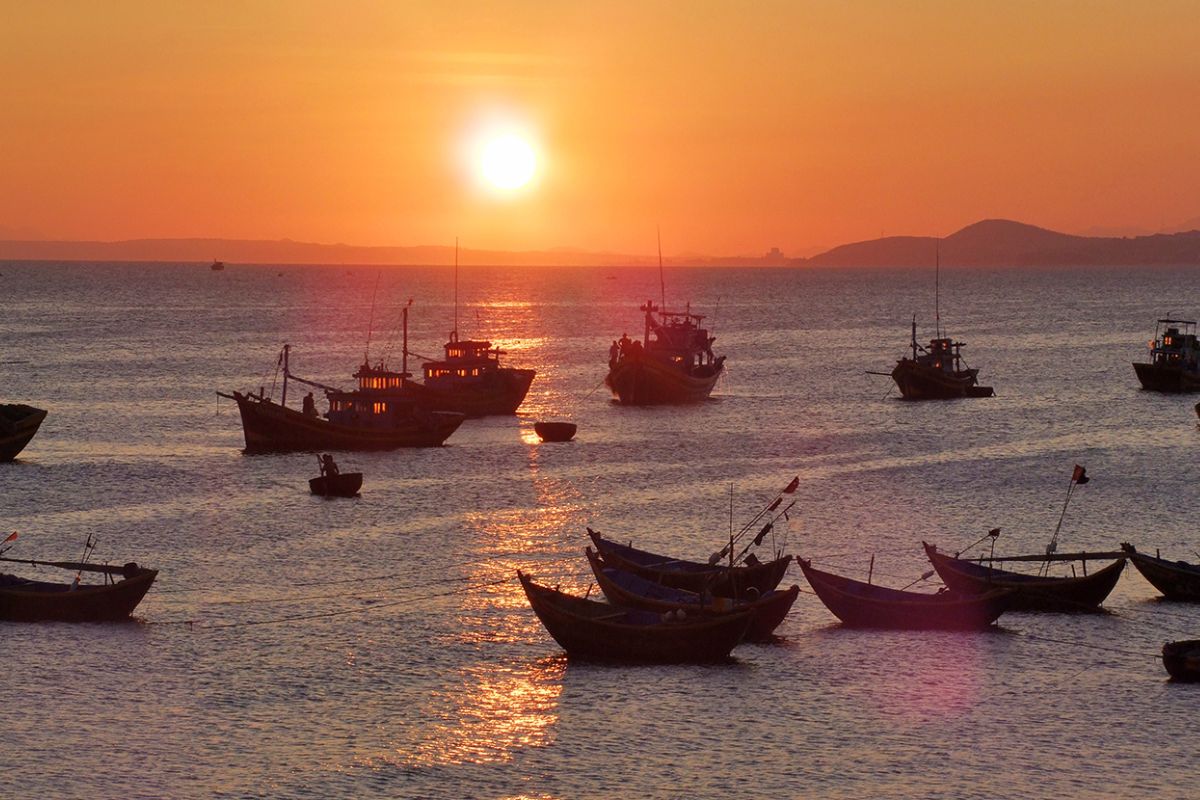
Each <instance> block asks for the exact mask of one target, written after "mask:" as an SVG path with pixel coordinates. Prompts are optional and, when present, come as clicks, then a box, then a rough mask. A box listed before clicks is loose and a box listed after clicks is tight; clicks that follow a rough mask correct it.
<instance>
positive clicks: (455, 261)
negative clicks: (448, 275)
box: [452, 236, 458, 341]
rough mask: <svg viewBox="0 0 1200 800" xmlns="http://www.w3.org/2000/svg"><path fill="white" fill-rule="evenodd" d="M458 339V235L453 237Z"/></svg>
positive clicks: (455, 334)
mask: <svg viewBox="0 0 1200 800" xmlns="http://www.w3.org/2000/svg"><path fill="white" fill-rule="evenodd" d="M452 338H453V339H454V340H455V341H458V237H457V236H455V237H454V336H453V337H452Z"/></svg>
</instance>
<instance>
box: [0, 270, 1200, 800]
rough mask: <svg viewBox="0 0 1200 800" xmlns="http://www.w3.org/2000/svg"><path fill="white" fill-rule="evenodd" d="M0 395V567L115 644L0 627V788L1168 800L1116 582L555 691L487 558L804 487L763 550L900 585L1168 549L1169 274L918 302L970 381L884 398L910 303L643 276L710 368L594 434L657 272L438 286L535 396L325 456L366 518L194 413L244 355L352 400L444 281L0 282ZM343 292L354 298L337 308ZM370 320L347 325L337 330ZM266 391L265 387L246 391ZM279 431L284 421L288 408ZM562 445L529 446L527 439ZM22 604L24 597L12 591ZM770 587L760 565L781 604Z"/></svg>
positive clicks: (442, 321)
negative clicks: (70, 578) (1040, 605)
mask: <svg viewBox="0 0 1200 800" xmlns="http://www.w3.org/2000/svg"><path fill="white" fill-rule="evenodd" d="M0 273H2V275H0V297H2V298H3V309H4V313H3V314H2V315H0V341H2V342H3V343H4V344H3V347H2V348H0V362H2V363H0V375H3V378H4V381H3V392H2V395H0V401H4V402H28V403H32V404H34V405H38V406H41V407H43V408H47V409H49V410H50V416H49V417H48V418H47V420H46V423H45V425H44V426H43V428H42V431H41V432H40V433H39V434H38V436H37V438H35V439H34V441H33V443H32V444H31V445H30V446H29V447H28V448H27V449H26V451H25V453H23V454H22V458H21V459H20V461H19V462H17V463H15V464H8V465H0V526H2V527H3V528H4V529H6V530H17V531H19V532H20V538H19V540H18V544H19V546H18V547H17V548H15V549H14V550H13V551H12V552H11V553H10V555H12V556H19V557H27V558H75V557H77V556H78V555H79V552H80V550H81V548H82V546H83V543H84V540H85V538H86V536H87V535H88V534H89V533H92V534H94V535H95V536H96V537H97V538H98V542H99V546H98V549H97V551H96V553H97V555H96V557H97V558H98V559H99V560H110V561H112V562H116V563H122V562H124V561H127V560H137V561H139V562H141V563H143V564H146V565H149V566H154V567H157V568H159V569H160V570H161V574H160V578H159V582H158V583H157V584H156V586H155V588H154V589H152V590H151V592H150V594H149V595H148V596H147V598H146V600H145V601H144V602H143V604H142V605H141V607H140V608H139V610H138V617H139V621H138V622H136V623H133V624H124V625H84V626H78V625H57V624H54V625H15V624H6V623H0V664H2V665H3V680H2V681H0V709H3V731H4V735H3V737H2V739H0V743H2V746H0V797H33V796H38V795H51V796H57V797H114V798H115V797H123V798H127V797H148V798H149V797H171V798H209V797H220V798H241V797H312V798H327V797H356V798H373V797H380V798H393V797H422V798H539V799H546V798H564V799H565V798H613V797H639V798H684V797H686V798H692V797H731V796H739V797H768V796H770V797H800V796H819V797H831V798H861V797H869V796H877V797H896V798H928V797H946V798H975V797H978V798H995V797H998V796H999V797H1017V796H1024V797H1068V796H1069V797H1097V798H1099V797H1113V796H1119V797H1134V796H1151V795H1154V796H1157V797H1179V798H1182V797H1191V796H1194V795H1195V781H1194V769H1193V767H1194V762H1193V761H1192V757H1193V755H1194V753H1193V749H1194V748H1193V738H1192V734H1193V731H1194V720H1195V715H1196V712H1197V710H1198V709H1200V693H1197V691H1196V690H1194V689H1192V688H1190V687H1187V686H1180V685H1173V684H1170V683H1168V682H1167V681H1166V680H1165V672H1164V671H1163V669H1162V666H1161V663H1160V662H1159V661H1158V660H1157V658H1156V655H1157V653H1158V651H1159V648H1160V647H1161V645H1162V643H1163V642H1164V641H1166V640H1168V639H1174V638H1190V637H1195V636H1198V635H1200V608H1195V607H1189V606H1186V605H1178V604H1170V603H1165V602H1160V601H1158V600H1156V599H1155V592H1154V591H1153V589H1151V587H1150V586H1149V585H1148V584H1146V583H1145V582H1144V581H1143V580H1142V578H1141V577H1140V576H1139V575H1137V574H1136V572H1134V571H1133V570H1132V568H1130V570H1129V571H1128V572H1126V574H1125V575H1124V576H1123V577H1122V579H1121V582H1120V583H1119V585H1118V586H1117V589H1116V591H1115V592H1114V594H1113V596H1112V597H1111V598H1110V601H1109V603H1108V607H1109V609H1110V610H1111V612H1112V613H1110V614H1107V615H1096V616H1087V617H1082V618H1080V617H1068V616H1053V615H1045V616H1036V615H1022V614H1010V615H1005V616H1004V617H1003V618H1002V619H1001V625H1000V629H999V630H998V631H996V632H993V633H988V634H971V635H968V634H946V633H885V632H855V631H849V630H844V629H842V628H841V627H839V626H838V625H837V624H836V621H835V620H834V619H833V617H832V616H831V615H830V614H829V613H828V612H827V611H826V610H825V608H824V607H823V606H822V605H821V604H820V602H819V601H817V599H816V598H815V597H814V596H812V595H811V594H809V593H804V594H802V595H801V597H800V599H799V601H798V602H797V604H796V607H795V608H794V609H793V611H792V614H791V616H790V617H789V618H788V619H787V620H786V621H785V623H784V624H783V626H782V628H781V629H780V633H781V634H782V635H783V637H784V638H783V641H781V642H780V643H778V644H773V645H752V646H742V647H739V648H738V649H737V650H736V651H735V658H734V659H733V661H732V662H731V663H729V664H722V665H716V666H702V667H698V666H666V667H620V666H596V665H587V664H578V663H567V661H566V660H565V658H564V657H563V656H562V654H561V651H560V650H559V648H558V647H557V646H556V645H555V644H554V642H553V641H552V640H551V639H550V638H549V636H548V635H547V634H546V633H545V632H544V630H543V629H542V628H541V626H540V625H539V623H538V622H537V620H536V618H535V617H534V616H533V614H532V612H531V611H530V610H529V608H528V606H527V605H526V603H525V601H524V598H523V596H522V595H521V592H520V588H519V586H518V584H517V583H516V580H515V577H514V575H515V571H516V569H517V568H521V569H524V570H527V571H529V572H531V573H533V574H534V575H535V576H538V577H540V578H542V579H544V580H546V581H549V582H552V583H561V584H562V585H563V586H566V587H578V588H579V589H580V590H585V589H586V588H587V586H588V585H589V583H590V581H589V580H588V577H587V576H586V575H585V574H584V570H585V569H586V564H585V562H584V560H583V557H582V550H583V547H584V545H585V541H586V540H585V536H584V529H585V526H588V525H591V526H592V527H594V528H597V529H599V530H601V531H603V532H605V533H608V534H610V535H612V536H613V537H615V538H619V539H622V540H629V539H632V540H634V541H635V543H638V544H641V545H643V546H645V547H647V548H649V549H657V550H664V551H669V552H672V553H678V554H680V555H684V556H692V557H697V558H705V557H707V555H708V554H709V553H710V552H712V551H713V550H715V549H717V547H719V546H720V543H721V540H722V537H723V536H725V535H727V531H728V525H729V506H730V484H733V487H734V488H733V509H734V511H733V516H734V519H735V520H739V521H740V520H744V519H746V518H748V517H749V516H750V515H751V514H753V513H754V512H755V511H756V510H757V509H758V508H759V507H760V506H761V505H762V504H764V503H766V502H768V501H770V500H771V499H772V498H773V497H774V496H775V492H777V491H778V489H779V488H781V487H782V486H783V485H784V484H785V483H787V481H788V480H790V479H791V477H792V476H793V475H799V477H800V488H799V490H798V491H797V493H796V495H795V497H796V498H797V500H798V503H797V505H796V507H795V509H794V510H795V513H794V514H793V515H792V519H791V522H790V524H789V527H788V530H787V532H786V545H787V548H788V551H789V552H795V553H800V554H802V555H805V556H811V557H813V558H814V559H815V561H816V563H818V564H819V565H823V566H825V567H827V568H830V569H833V570H834V571H840V572H843V573H845V574H849V575H854V576H857V577H865V575H866V572H867V569H868V564H869V561H870V559H871V556H872V554H874V556H875V567H874V574H875V580H876V581H877V582H880V583H886V584H890V585H893V586H903V585H905V584H907V583H909V582H911V581H913V580H914V579H917V578H918V577H919V576H920V575H921V573H922V572H924V571H925V570H927V569H928V565H927V564H926V563H925V562H924V559H923V556H922V553H921V548H920V542H921V540H922V539H925V540H929V541H933V542H936V543H938V544H939V545H941V546H942V547H943V549H951V550H953V549H958V548H960V547H963V546H965V545H966V544H968V543H969V542H971V541H973V540H975V539H976V538H978V537H979V536H981V535H983V534H984V533H985V532H986V531H987V530H988V529H989V528H992V527H1001V528H1002V529H1003V534H1002V535H1001V537H1000V542H999V549H1000V550H1002V551H1004V552H1007V553H1017V552H1039V551H1040V550H1041V549H1042V548H1043V547H1044V546H1045V543H1046V542H1047V540H1048V539H1049V537H1050V534H1051V532H1052V531H1053V529H1054V525H1055V523H1056V522H1057V520H1058V516H1059V512H1060V511H1061V508H1062V503H1063V499H1064V496H1065V492H1066V489H1067V485H1068V479H1069V477H1070V473H1071V469H1072V466H1073V465H1074V464H1076V463H1079V464H1083V465H1086V467H1087V469H1088V473H1089V475H1090V476H1092V482H1091V483H1089V484H1088V485H1087V486H1084V487H1081V488H1080V489H1078V490H1077V491H1076V493H1075V497H1074V499H1073V501H1072V503H1071V507H1070V509H1069V511H1068V512H1067V515H1066V518H1065V521H1064V523H1063V529H1062V534H1061V536H1060V548H1061V549H1063V550H1068V549H1084V548H1090V549H1113V548H1115V547H1116V546H1117V545H1118V543H1120V542H1121V541H1132V542H1135V543H1136V544H1138V546H1139V547H1141V548H1143V549H1146V550H1149V551H1151V552H1153V551H1154V549H1155V548H1161V549H1162V552H1163V554H1164V555H1169V556H1171V557H1173V558H1186V559H1190V560H1198V559H1197V553H1196V550H1197V548H1198V547H1200V543H1198V542H1197V534H1196V529H1195V516H1196V514H1195V512H1196V510H1197V494H1196V488H1195V487H1196V478H1195V474H1196V452H1197V445H1198V444H1200V431H1198V430H1197V428H1196V417H1195V414H1194V413H1193V411H1192V403H1193V402H1194V399H1193V398H1187V397H1168V396H1160V395H1155V394H1150V393H1146V392H1142V391H1139V389H1138V388H1137V382H1136V379H1135V377H1134V374H1133V370H1132V368H1131V367H1130V362H1131V361H1133V360H1134V359H1137V358H1139V357H1140V356H1142V354H1143V353H1144V352H1145V347H1146V341H1147V340H1148V339H1149V338H1150V336H1151V335H1152V333H1153V330H1154V320H1155V319H1156V318H1157V317H1160V316H1165V315H1167V314H1168V313H1173V314H1177V315H1195V314H1197V313H1200V292H1198V291H1197V283H1196V280H1195V278H1196V271H1195V270H1194V269H1137V270H1118V269H1077V270H1055V271H1037V270H994V271H989V270H958V269H948V270H944V271H943V273H942V283H941V293H942V318H943V319H942V322H943V325H944V326H945V328H946V329H947V330H948V331H949V332H950V333H951V334H952V335H954V336H955V337H957V338H961V339H963V340H964V341H966V342H967V343H968V345H967V347H966V349H965V354H966V356H967V360H968V361H969V362H970V363H971V364H972V365H973V366H977V367H980V368H981V376H982V378H983V380H984V382H985V383H991V384H993V385H994V386H995V387H996V392H997V397H995V398H993V399H987V400H972V401H957V402H948V403H927V404H908V403H902V402H899V401H897V400H896V395H895V392H893V391H891V382H890V380H889V379H887V378H883V377H875V376H870V375H867V374H865V373H866V371H867V370H880V371H888V370H890V368H891V366H892V364H893V363H894V361H895V359H896V358H898V357H899V356H901V355H902V354H903V353H904V352H905V349H906V346H907V344H908V326H909V321H910V319H911V315H912V314H913V313H917V314H918V317H919V320H918V321H919V322H920V323H921V324H922V326H923V327H922V330H921V333H922V335H923V336H925V337H926V338H928V335H929V334H930V333H931V331H930V330H929V328H930V327H931V325H932V318H933V311H934V310H933V276H932V273H931V272H928V271H908V270H845V271H834V270H782V269H781V270H723V269H710V270H701V269H695V270H670V271H668V274H667V285H668V288H667V296H668V302H669V304H671V305H676V304H681V303H683V302H685V301H690V302H691V303H692V305H693V309H694V310H699V311H701V312H702V313H707V314H709V315H710V316H709V319H708V322H709V323H711V325H712V327H713V328H715V332H716V334H717V336H718V341H717V345H716V350H717V351H718V352H720V353H724V354H726V355H727V356H728V366H729V368H728V373H727V375H726V376H725V377H724V378H723V379H722V382H721V383H720V384H718V387H717V391H716V392H715V396H714V399H713V400H711V401H710V402H708V403H704V404H702V405H699V406H695V407H687V408H661V409H629V408H621V407H618V406H615V405H614V404H612V403H611V401H610V399H609V397H608V396H607V394H606V392H605V391H604V390H603V389H602V388H600V389H598V388H597V387H598V384H599V383H600V381H601V379H602V378H603V375H604V371H605V362H606V358H607V349H608V345H609V343H610V342H611V341H612V340H613V339H615V338H617V337H619V336H620V335H621V334H622V333H623V332H629V333H630V335H638V336H640V327H641V322H640V317H639V313H638V311H637V305H638V304H639V302H642V301H644V300H645V299H646V298H647V297H655V298H656V297H657V294H658V274H657V271H656V270H643V269H618V268H614V269H571V270H554V269H527V270H525V269H483V268H478V269H472V268H467V269H463V271H462V273H461V276H460V285H459V293H460V299H461V306H460V310H459V314H460V321H459V329H460V331H462V333H463V334H464V335H467V334H469V335H472V336H475V335H478V336H483V337H488V338H490V339H492V340H493V341H498V342H500V343H501V344H502V345H503V346H504V347H505V349H506V350H508V353H509V355H508V356H507V361H508V362H509V363H510V364H512V365H514V366H528V367H535V368H536V369H537V370H538V377H537V379H536V380H535V382H534V384H533V388H532V391H531V393H530V396H529V399H528V400H527V402H526V404H525V406H524V407H523V408H522V411H521V413H520V414H519V415H518V416H516V417H511V418H489V419H484V420H472V421H469V422H467V423H466V424H464V425H463V427H462V428H461V429H460V430H459V431H458V432H457V433H456V434H455V435H454V436H453V437H452V438H451V439H450V440H449V443H448V445H447V446H446V447H444V448H439V449H432V450H412V451H396V452H391V453H372V454H345V455H343V456H342V457H341V458H340V459H339V460H340V462H341V464H342V467H343V469H347V470H361V471H362V472H364V473H365V474H366V480H365V485H364V490H363V494H362V497H361V498H360V499H357V500H349V501H323V500H320V499H316V498H313V497H311V496H309V495H308V494H307V485H306V479H307V478H309V477H311V476H313V475H314V474H316V462H315V459H314V458H313V457H312V456H311V455H303V454H300V455H280V456H246V455H243V454H242V453H241V452H240V448H241V447H242V445H243V441H242V436H241V428H240V424H239V421H238V416H237V413H236V409H235V408H234V406H233V404H232V403H229V402H228V401H222V400H219V399H218V398H217V396H216V394H215V391H216V390H218V389H220V390H225V391H228V390H231V389H235V388H236V389H252V388H253V389H257V388H258V387H259V386H265V387H266V388H267V390H268V391H270V390H271V388H272V386H273V385H275V384H274V375H275V365H276V357H277V354H278V351H279V348H280V346H281V345H282V344H283V343H284V342H288V343H291V344H292V345H293V361H292V365H293V369H294V371H295V372H296V373H297V374H300V375H304V376H306V377H309V378H312V379H314V380H318V381H321V382H323V383H331V384H340V385H343V386H347V385H350V384H351V380H350V377H349V376H350V374H351V373H352V372H353V371H354V369H355V367H356V366H357V364H359V363H361V361H362V358H363V355H364V350H365V349H366V348H367V347H368V343H367V342H368V332H370V343H369V348H370V354H371V358H372V360H377V359H379V358H385V357H386V358H389V359H390V361H391V363H392V364H394V365H398V362H399V355H398V354H399V350H400V344H399V336H398V331H397V325H398V321H399V308H400V304H401V303H402V302H404V301H406V300H407V299H408V298H410V297H411V298H414V304H413V310H412V318H411V342H410V344H411V347H412V349H413V350H415V351H417V352H420V353H426V354H431V355H432V354H436V353H438V352H440V345H441V343H442V342H443V341H445V337H446V334H447V332H448V331H449V330H450V329H451V328H452V327H453V324H454V322H453V317H454V310H453V305H452V298H453V280H452V272H451V271H450V270H447V269H433V268H414V269H407V268H405V269H400V268H397V269H383V270H380V269H377V268H374V267H371V268H353V267H351V268H343V267H309V268H305V267H266V266H259V267H250V266H236V265H235V266H230V267H229V268H228V269H227V271H225V272H224V273H212V272H210V271H209V270H208V269H207V268H206V267H200V266H196V265H145V264H129V265H124V264H118V265H113V264H106V265H78V264H75V265H59V264H18V263H4V264H0ZM373 298H374V302H373ZM373 306H374V310H372V309H373ZM278 393H279V387H278V386H277V385H276V386H275V394H276V396H278ZM292 397H293V402H295V401H296V400H298V399H299V396H298V395H293V396H292ZM550 417H553V418H565V419H572V420H574V421H576V422H577V423H578V424H579V426H580V429H579V435H578V437H577V440H576V441H575V442H573V443H570V444H566V445H540V444H538V443H537V440H536V437H535V436H534V434H533V430H532V426H533V423H534V421H535V420H537V419H540V418H550ZM39 574H43V575H50V574H52V573H39ZM793 581H794V582H798V583H801V584H803V578H802V576H800V574H799V570H798V569H795V568H793V571H792V573H791V574H790V579H789V580H788V581H787V582H788V583H791V582H793Z"/></svg>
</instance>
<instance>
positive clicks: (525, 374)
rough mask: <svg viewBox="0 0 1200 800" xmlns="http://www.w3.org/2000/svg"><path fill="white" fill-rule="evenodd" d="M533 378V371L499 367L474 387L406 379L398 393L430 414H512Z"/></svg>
mask: <svg viewBox="0 0 1200 800" xmlns="http://www.w3.org/2000/svg"><path fill="white" fill-rule="evenodd" d="M536 375H537V372H536V371H535V370H532V369H512V368H509V367H502V368H500V369H498V370H496V371H494V372H491V373H489V374H488V375H486V376H485V378H484V379H483V380H481V381H480V382H479V383H476V384H460V385H457V386H453V387H451V386H449V385H447V387H444V388H443V387H439V386H432V385H430V384H429V383H428V382H426V383H418V382H416V381H408V380H406V381H405V382H404V385H403V387H402V388H401V390H400V391H401V395H402V396H404V397H406V398H408V399H410V400H412V401H413V402H414V403H416V404H417V405H419V406H420V407H421V408H424V409H427V410H429V411H453V412H456V413H458V414H465V415H466V416H468V417H487V416H492V415H499V414H515V413H517V408H519V407H520V405H521V403H523V402H524V401H525V395H526V394H528V393H529V387H530V385H531V384H532V383H533V379H534V377H535V376H536Z"/></svg>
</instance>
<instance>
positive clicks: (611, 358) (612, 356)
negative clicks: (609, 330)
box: [608, 339, 621, 368]
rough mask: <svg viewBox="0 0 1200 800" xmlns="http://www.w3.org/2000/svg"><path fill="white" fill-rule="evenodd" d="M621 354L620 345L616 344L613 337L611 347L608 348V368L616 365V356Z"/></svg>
mask: <svg viewBox="0 0 1200 800" xmlns="http://www.w3.org/2000/svg"><path fill="white" fill-rule="evenodd" d="M620 355H621V347H620V345H618V344H617V340H616V339H613V343H612V347H610V348H608V366H609V367H610V368H612V367H615V366H616V365H617V357H618V356H620Z"/></svg>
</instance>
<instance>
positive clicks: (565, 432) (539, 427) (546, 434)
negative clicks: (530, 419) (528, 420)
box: [533, 422, 576, 442]
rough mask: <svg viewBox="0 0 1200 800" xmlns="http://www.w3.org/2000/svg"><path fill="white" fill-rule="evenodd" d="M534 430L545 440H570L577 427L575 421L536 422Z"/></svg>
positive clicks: (573, 436)
mask: <svg viewBox="0 0 1200 800" xmlns="http://www.w3.org/2000/svg"><path fill="white" fill-rule="evenodd" d="M533 430H534V432H535V433H536V434H537V435H538V438H539V439H541V440H542V441H543V442H569V441H571V440H572V439H574V438H575V430H576V428H575V423H573V422H535V423H534V424H533Z"/></svg>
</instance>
